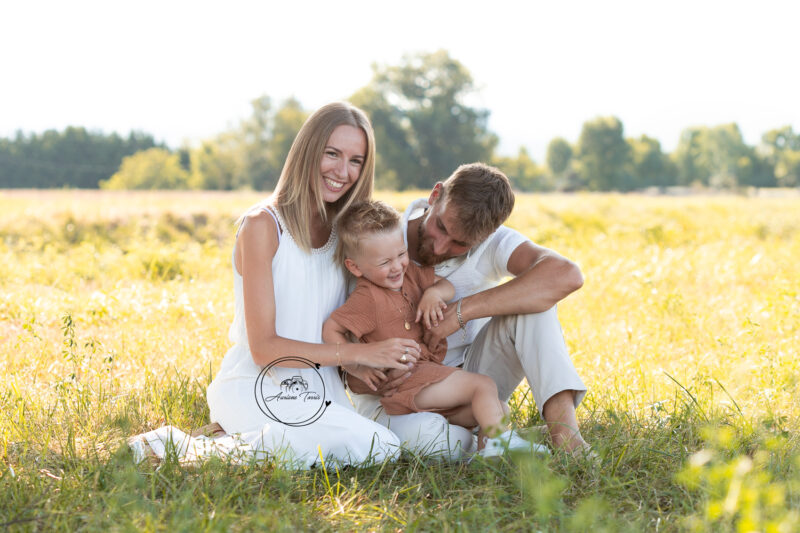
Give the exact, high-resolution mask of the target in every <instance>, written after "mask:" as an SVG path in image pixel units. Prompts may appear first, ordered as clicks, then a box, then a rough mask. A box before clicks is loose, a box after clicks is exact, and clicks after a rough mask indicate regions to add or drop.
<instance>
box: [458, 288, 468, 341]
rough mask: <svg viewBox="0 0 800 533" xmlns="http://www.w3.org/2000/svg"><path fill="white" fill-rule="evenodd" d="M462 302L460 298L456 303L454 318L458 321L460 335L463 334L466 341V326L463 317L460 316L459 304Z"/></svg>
mask: <svg viewBox="0 0 800 533" xmlns="http://www.w3.org/2000/svg"><path fill="white" fill-rule="evenodd" d="M463 301H464V299H463V298H461V299H460V300H459V301H458V305H456V318H457V319H458V327H460V328H461V333H463V334H464V340H467V325H466V324H464V317H462V316H461V302H463Z"/></svg>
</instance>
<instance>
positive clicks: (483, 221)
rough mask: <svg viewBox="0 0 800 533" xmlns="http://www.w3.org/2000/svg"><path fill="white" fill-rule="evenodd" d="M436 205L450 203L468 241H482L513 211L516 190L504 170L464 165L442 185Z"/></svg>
mask: <svg viewBox="0 0 800 533" xmlns="http://www.w3.org/2000/svg"><path fill="white" fill-rule="evenodd" d="M436 202H437V203H438V202H447V208H448V209H452V210H453V211H454V212H455V215H456V219H457V220H458V221H459V223H460V224H461V227H462V228H463V229H462V231H463V235H464V237H465V238H467V239H469V240H474V241H478V242H479V241H482V240H484V239H486V237H488V236H489V235H491V234H492V233H494V231H495V230H496V229H497V228H499V227H500V225H501V224H503V222H505V221H506V219H508V217H509V216H510V215H511V211H512V210H513V209H514V191H512V190H511V182H510V181H508V178H507V177H506V175H505V174H503V171H501V170H500V169H499V168H495V167H492V166H489V165H486V164H484V163H469V164H467V165H461V166H460V167H458V168H457V169H456V171H455V172H453V174H452V175H451V176H450V177H449V178H447V179H446V180H445V181H444V182H443V183H442V188H441V192H440V193H439V197H438V198H437V200H436Z"/></svg>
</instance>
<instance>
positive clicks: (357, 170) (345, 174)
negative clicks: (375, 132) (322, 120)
mask: <svg viewBox="0 0 800 533" xmlns="http://www.w3.org/2000/svg"><path fill="white" fill-rule="evenodd" d="M366 159H367V136H366V135H364V132H363V131H361V128H356V127H355V126H350V125H348V124H343V125H341V126H337V127H336V129H335V130H333V133H331V136H330V137H329V138H328V142H327V144H326V145H325V150H324V151H323V153H322V161H321V162H320V165H319V167H320V174H321V176H322V187H321V190H322V199H323V201H325V202H327V203H331V202H335V201H336V200H338V199H339V198H341V197H342V196H343V195H344V194H345V193H346V192H347V191H348V190H349V189H350V187H352V186H353V184H354V183H355V182H356V181H357V180H358V176H359V175H360V174H361V168H362V167H363V166H364V161H365V160H366Z"/></svg>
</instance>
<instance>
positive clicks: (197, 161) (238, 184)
mask: <svg viewBox="0 0 800 533" xmlns="http://www.w3.org/2000/svg"><path fill="white" fill-rule="evenodd" d="M241 156H242V154H241V150H240V143H239V139H238V138H236V137H235V136H234V135H232V134H231V133H223V134H220V135H217V137H216V138H214V139H211V140H207V141H203V143H202V144H201V145H200V147H199V148H196V149H194V150H192V151H191V156H190V157H191V177H190V180H189V184H190V186H191V188H193V189H216V190H224V191H225V190H227V191H229V190H234V189H239V188H242V187H245V186H248V185H249V184H250V181H249V180H248V176H247V175H246V174H245V172H244V170H245V169H244V164H243V163H242V157H241Z"/></svg>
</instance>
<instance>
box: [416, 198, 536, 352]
mask: <svg viewBox="0 0 800 533" xmlns="http://www.w3.org/2000/svg"><path fill="white" fill-rule="evenodd" d="M427 207H429V204H428V202H427V200H426V199H424V198H421V199H419V200H414V201H413V202H411V205H409V206H408V208H406V210H405V212H404V213H403V219H402V224H403V238H404V239H405V243H406V245H408V236H407V235H406V233H407V231H408V221H409V220H414V219H416V218H418V217H420V216H422V214H423V213H424V210H425V208H427ZM527 240H528V238H527V237H525V236H524V235H523V234H522V233H520V232H518V231H516V230H513V229H511V228H509V227H507V226H500V227H499V228H497V230H496V231H495V232H494V233H492V234H491V235H489V237H487V238H486V240H484V241H483V242H481V243H480V244H477V245H475V246H474V247H472V248H471V249H470V250H469V251H468V252H467V253H466V254H464V255H462V256H459V257H454V258H452V259H448V260H446V261H443V262H442V263H439V264H438V265H436V266H435V271H436V275H437V276H440V277H443V278H447V280H448V281H449V282H450V283H452V284H453V287H455V297H454V298H453V300H452V301H453V302H457V301H458V300H459V299H461V298H464V297H465V296H471V295H473V294H475V293H477V292H480V291H484V290H486V289H491V288H492V287H496V286H497V285H499V284H500V282H501V281H503V279H505V278H507V277H509V276H512V274H511V272H509V271H508V259H509V258H510V257H511V254H512V253H513V252H514V250H516V249H517V247H518V246H519V245H520V244H522V243H523V242H525V241H527ZM489 319H490V317H486V318H476V319H474V320H470V321H469V322H467V324H466V330H467V335H466V339H465V338H464V333H463V331H462V330H460V329H459V330H458V331H456V332H455V333H453V334H452V335H450V336H449V337H447V355H445V358H444V364H446V365H448V366H458V365H461V364H462V363H463V362H464V351H465V350H466V348H467V346H469V345H470V344H471V343H472V341H473V340H475V336H476V335H477V334H478V331H480V329H481V328H482V327H483V326H484V325H485V324H486V323H487V322H488V321H489Z"/></svg>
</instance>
